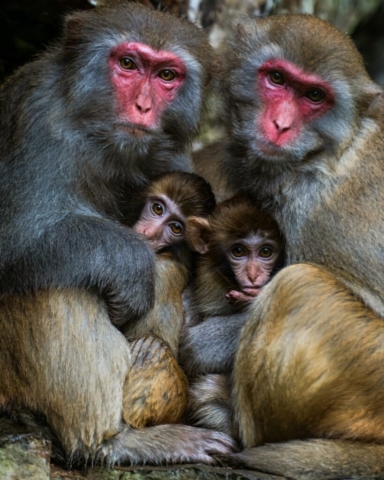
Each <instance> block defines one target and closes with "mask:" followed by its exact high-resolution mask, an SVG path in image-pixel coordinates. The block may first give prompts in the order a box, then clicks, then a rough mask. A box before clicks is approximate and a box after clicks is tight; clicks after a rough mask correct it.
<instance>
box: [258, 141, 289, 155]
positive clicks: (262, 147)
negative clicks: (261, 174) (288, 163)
mask: <svg viewBox="0 0 384 480" xmlns="http://www.w3.org/2000/svg"><path fill="white" fill-rule="evenodd" d="M254 142H255V146H256V149H257V150H259V152H260V153H261V155H262V156H263V157H271V158H279V157H283V156H284V151H283V149H282V148H281V147H279V146H278V145H274V144H271V143H268V142H266V141H265V140H259V139H255V140H254Z"/></svg>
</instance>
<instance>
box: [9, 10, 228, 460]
mask: <svg viewBox="0 0 384 480" xmlns="http://www.w3.org/2000/svg"><path fill="white" fill-rule="evenodd" d="M212 61H213V56H212V51H211V48H210V46H209V44H208V42H207V39H206V38H205V36H204V33H203V32H201V30H199V29H198V28H196V27H195V26H194V25H192V24H190V23H188V22H186V21H183V20H181V19H177V18H174V17H172V16H171V15H167V14H163V13H160V12H157V11H151V10H148V9H146V8H145V7H143V6H141V5H138V4H134V3H131V2H125V1H116V2H110V3H109V4H108V5H106V6H105V7H103V6H102V7H100V8H99V9H95V10H91V11H86V12H78V13H75V14H73V15H70V16H69V17H67V19H66V28H65V30H64V34H63V37H62V39H61V42H59V43H57V44H56V45H55V46H54V47H52V48H51V49H49V50H48V51H47V52H46V53H45V54H43V55H41V56H40V57H39V58H38V59H37V60H36V61H34V62H32V63H30V64H28V65H26V66H24V67H22V68H21V69H19V70H18V71H17V72H16V73H15V74H14V75H13V76H12V77H11V78H10V79H9V81H8V82H6V83H5V85H4V86H3V88H2V90H1V93H0V111H1V115H0V130H1V132H2V133H1V138H0V157H1V162H0V199H1V204H0V220H1V221H0V259H1V260H0V262H1V266H0V272H1V273H0V294H1V301H0V371H1V382H0V399H1V400H0V403H1V405H0V406H1V407H6V406H14V407H24V408H29V409H31V410H36V411H38V412H40V413H42V414H44V415H45V416H46V418H47V421H48V423H49V425H50V426H51V428H52V429H53V431H54V432H55V434H56V435H57V437H58V439H59V441H60V443H61V444H62V446H63V448H64V451H65V453H66V454H67V458H68V460H69V462H71V461H72V460H73V459H78V460H79V461H80V462H81V461H83V462H84V461H87V460H90V461H93V460H99V459H100V460H101V459H102V460H104V461H105V462H106V463H107V464H113V463H122V462H131V463H137V462H151V463H159V462H177V461H206V462H210V461H212V458H211V456H210V454H212V453H215V452H223V451H225V452H227V451H228V450H229V448H230V441H229V440H228V437H226V436H224V435H220V434H218V433H215V432H211V431H205V430H199V429H193V428H188V427H187V426H183V425H176V426H175V425H161V426H156V427H153V428H148V429H144V430H135V429H133V428H131V427H130V426H129V425H126V424H125V423H124V422H123V421H122V403H123V385H124V382H125V377H126V375H127V372H128V370H129V368H130V366H131V364H132V359H131V351H130V347H129V344H128V342H127V341H126V339H125V338H124V336H123V334H122V333H121V332H120V331H119V330H118V329H117V328H116V327H115V326H114V325H113V324H112V323H111V319H112V321H113V322H114V323H115V324H117V325H123V324H124V323H126V322H127V321H133V320H134V319H137V318H139V317H140V316H142V315H143V314H145V313H146V312H147V311H148V309H149V308H150V307H151V306H152V304H153V294H152V292H153V263H154V253H153V251H152V249H151V248H150V247H149V246H148V245H147V244H146V243H145V242H143V241H142V239H141V238H140V237H139V235H138V234H137V233H136V232H134V231H133V230H131V229H129V228H127V227H125V226H124V225H122V224H121V221H122V220H123V219H125V218H126V216H127V212H128V211H129V209H130V203H131V200H132V199H133V198H136V197H137V195H138V192H139V191H141V190H142V189H143V188H144V187H145V186H146V185H147V184H148V183H149V181H150V180H151V178H153V177H154V176H155V175H158V174H160V173H163V172H165V171H169V170H177V169H188V168H189V160H188V155H187V149H188V145H189V143H190V140H191V138H192V136H193V135H194V134H195V132H196V130H197V126H198V120H199V114H200V110H201V106H202V102H203V96H204V91H205V88H206V86H207V84H208V82H209V78H210V74H211V71H212Z"/></svg>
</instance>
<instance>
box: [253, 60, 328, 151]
mask: <svg viewBox="0 0 384 480" xmlns="http://www.w3.org/2000/svg"><path fill="white" fill-rule="evenodd" d="M258 90H259V93H260V97H261V100H262V102H263V110H262V114H261V116H260V119H259V125H258V128H259V129H260V131H261V132H262V135H263V137H264V138H265V140H267V141H268V142H269V143H270V144H272V145H273V146H277V147H283V146H285V145H288V144H290V143H292V142H294V141H295V140H296V139H297V138H298V136H299V135H300V133H301V132H302V130H303V128H304V127H305V125H306V124H307V123H308V122H310V121H311V120H314V119H316V118H319V117H321V116H322V115H324V114H325V113H326V112H327V111H328V110H329V109H330V108H331V107H332V106H333V104H334V93H333V90H332V89H331V87H330V85H329V84H328V83H326V82H324V81H323V80H321V79H320V78H319V77H317V76H316V75H308V74H307V73H305V72H304V71H303V70H301V69H300V68H298V67H297V66H295V65H293V64H291V63H290V62H287V61H285V60H270V61H268V62H265V63H264V64H263V65H262V66H261V67H260V68H259V70H258Z"/></svg>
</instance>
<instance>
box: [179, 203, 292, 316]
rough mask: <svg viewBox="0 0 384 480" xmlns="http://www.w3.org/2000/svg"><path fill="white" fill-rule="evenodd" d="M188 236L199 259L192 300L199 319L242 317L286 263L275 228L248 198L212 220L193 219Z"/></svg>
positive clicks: (215, 214)
mask: <svg viewBox="0 0 384 480" xmlns="http://www.w3.org/2000/svg"><path fill="white" fill-rule="evenodd" d="M187 231H188V234H187V235H188V241H189V242H190V244H191V245H192V246H193V248H194V249H195V250H196V251H197V252H199V253H200V258H199V262H198V266H197V272H196V282H195V292H194V296H195V304H196V309H197V311H198V312H199V316H200V317H201V319H204V318H206V317H210V316H214V315H231V314H234V313H236V312H237V311H242V310H243V309H244V305H247V303H248V302H250V301H251V300H252V299H253V298H255V297H256V296H257V295H258V294H259V293H260V291H261V289H262V288H263V287H264V285H265V284H266V283H267V282H268V281H269V279H270V277H271V275H272V274H273V273H274V272H275V271H276V269H277V268H278V267H279V265H281V263H282V252H283V240H282V237H281V234H280V232H279V230H278V228H277V225H276V222H275V221H274V220H273V218H272V217H271V215H269V214H267V213H265V212H263V211H262V210H260V209H259V208H258V207H257V206H256V205H255V203H254V202H253V201H252V199H251V198H250V197H249V196H247V195H238V196H234V197H231V198H230V199H228V200H225V201H223V202H221V203H219V204H218V205H217V206H216V208H215V209H214V210H213V213H212V214H211V215H210V217H209V218H208V219H206V218H197V217H191V218H189V219H188V222H187Z"/></svg>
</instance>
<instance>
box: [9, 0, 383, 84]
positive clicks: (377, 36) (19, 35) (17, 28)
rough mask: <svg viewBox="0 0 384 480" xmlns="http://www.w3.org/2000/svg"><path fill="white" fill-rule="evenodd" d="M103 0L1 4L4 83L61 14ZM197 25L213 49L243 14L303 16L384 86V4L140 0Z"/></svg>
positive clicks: (52, 31)
mask: <svg viewBox="0 0 384 480" xmlns="http://www.w3.org/2000/svg"><path fill="white" fill-rule="evenodd" d="M102 1H103V0H12V1H6V0H2V2H0V83H1V82H2V81H3V80H4V78H5V77H6V76H7V75H9V74H10V73H12V71H13V70H14V69H15V68H16V67H18V66H19V65H22V64H23V63H25V62H27V61H28V60H30V59H32V58H33V56H34V55H36V54H37V53H38V52H40V51H41V50H43V49H44V48H45V47H46V45H48V44H49V43H50V42H52V40H53V39H54V38H55V37H57V35H58V33H59V32H60V28H61V23H62V18H63V15H64V14H66V13H68V12H70V11H72V10H75V9H76V10H84V9H89V8H94V5H95V4H97V3H99V4H100V3H101V2H102ZM140 3H144V4H148V5H149V4H152V5H153V6H155V7H156V8H160V9H164V10H167V11H169V12H172V13H175V14H178V15H181V16H183V17H186V18H189V19H190V20H192V21H194V22H196V23H197V24H198V25H200V26H201V27H202V28H204V29H205V30H207V32H208V33H209V34H210V36H211V39H212V42H213V44H214V45H217V44H219V43H220V39H221V37H222V34H223V30H224V29H225V27H226V25H227V24H228V23H229V22H231V20H232V19H233V17H234V16H236V15H237V14H239V13H243V14H247V15H249V16H257V15H270V14H274V13H286V12H295V13H296V12H305V13H312V14H315V15H317V16H319V17H321V18H323V19H325V20H328V21H330V22H332V23H333V24H334V25H336V26H337V27H339V28H341V29H342V30H344V31H345V32H347V33H349V34H350V35H351V36H352V38H353V39H354V40H355V42H356V44H357V47H358V48H359V50H360V51H361V53H362V54H363V56H364V58H365V61H366V65H367V69H368V71H369V73H370V74H371V76H372V77H373V78H374V80H375V81H376V82H378V83H379V84H381V85H384V48H383V47H384V0H162V1H161V2H160V1H158V0H140Z"/></svg>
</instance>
